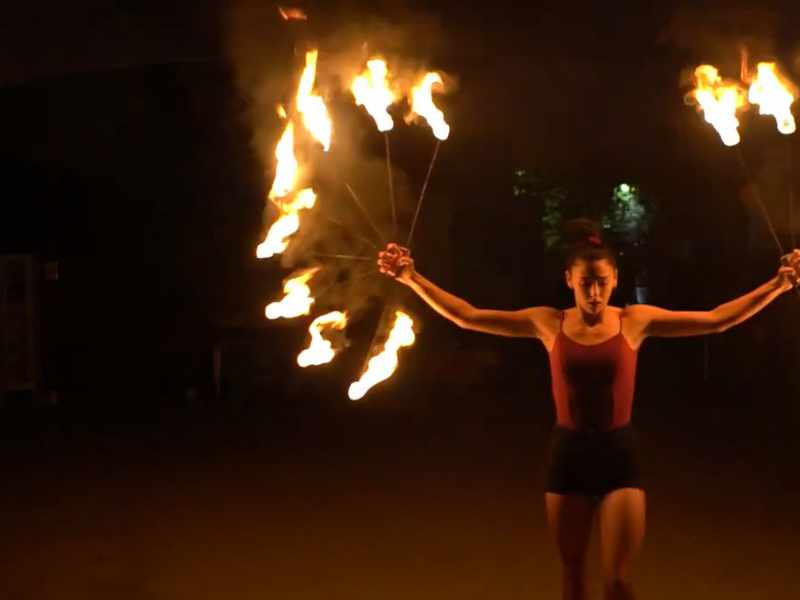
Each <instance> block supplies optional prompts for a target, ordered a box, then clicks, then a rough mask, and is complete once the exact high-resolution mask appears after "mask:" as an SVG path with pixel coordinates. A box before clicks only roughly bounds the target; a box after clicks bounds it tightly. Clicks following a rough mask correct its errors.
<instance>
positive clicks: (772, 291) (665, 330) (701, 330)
mask: <svg viewBox="0 0 800 600" xmlns="http://www.w3.org/2000/svg"><path fill="white" fill-rule="evenodd" d="M798 269H800V250H794V251H793V252H792V253H791V254H787V255H786V256H784V257H782V258H781V266H780V268H779V269H778V273H777V274H776V275H775V277H773V278H772V279H770V280H769V281H768V282H766V283H765V284H763V285H761V286H759V287H757V288H756V289H754V290H753V291H752V292H749V293H747V294H745V295H744V296H740V297H738V298H736V299H734V300H731V301H730V302H726V303H725V304H720V305H719V306H717V307H716V308H714V309H713V310H707V311H673V310H666V309H663V308H659V307H657V306H649V305H645V304H642V305H634V306H629V307H627V308H626V309H625V312H626V318H631V319H632V320H633V321H634V322H635V323H636V324H637V325H638V327H637V329H638V330H639V331H640V332H641V338H642V339H644V338H646V337H649V336H655V337H686V336H691V335H704V334H708V333H721V332H723V331H725V330H727V329H730V328H731V327H733V326H734V325H738V324H739V323H741V322H742V321H746V320H747V319H749V318H750V317H752V316H753V315H755V314H756V313H757V312H759V311H760V310H761V309H763V308H764V307H765V306H767V304H769V303H770V302H772V301H773V300H774V299H775V298H777V297H778V296H780V295H781V294H782V293H784V292H786V291H787V290H790V289H792V288H793V287H794V286H795V285H797V283H798Z"/></svg>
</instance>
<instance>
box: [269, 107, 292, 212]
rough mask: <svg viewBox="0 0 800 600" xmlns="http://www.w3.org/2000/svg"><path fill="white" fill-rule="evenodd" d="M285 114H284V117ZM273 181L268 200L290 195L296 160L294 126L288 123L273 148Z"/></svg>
mask: <svg viewBox="0 0 800 600" xmlns="http://www.w3.org/2000/svg"><path fill="white" fill-rule="evenodd" d="M285 114H286V113H285V112H284V115H285ZM275 158H277V159H278V164H277V166H276V168H275V179H274V180H273V182H272V189H271V190H270V192H269V197H270V198H282V197H284V196H287V195H289V194H290V193H291V191H292V190H293V189H294V186H295V184H296V182H297V159H296V158H295V156H294V126H293V125H292V124H291V123H289V124H288V125H286V129H285V130H284V132H283V135H282V136H281V139H280V140H279V141H278V145H277V146H276V147H275Z"/></svg>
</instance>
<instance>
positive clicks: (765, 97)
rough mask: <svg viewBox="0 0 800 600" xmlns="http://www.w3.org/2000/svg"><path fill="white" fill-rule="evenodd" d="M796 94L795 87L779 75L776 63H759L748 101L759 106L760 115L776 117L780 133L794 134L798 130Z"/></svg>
mask: <svg viewBox="0 0 800 600" xmlns="http://www.w3.org/2000/svg"><path fill="white" fill-rule="evenodd" d="M795 93H796V91H795V89H794V86H793V85H792V84H791V83H789V82H788V81H786V80H785V79H784V78H783V77H781V76H780V75H778V73H777V70H776V68H775V63H766V62H762V63H758V67H757V70H756V78H755V79H754V80H753V82H752V83H751V84H750V92H749V95H748V99H749V100H750V102H751V103H752V104H758V114H760V115H772V116H773V117H775V121H777V124H778V131H780V132H781V133H782V134H784V135H789V134H791V133H794V132H795V129H796V127H795V122H794V116H793V115H792V102H794V100H795Z"/></svg>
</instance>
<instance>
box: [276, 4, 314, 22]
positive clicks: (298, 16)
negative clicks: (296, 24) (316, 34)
mask: <svg viewBox="0 0 800 600" xmlns="http://www.w3.org/2000/svg"><path fill="white" fill-rule="evenodd" d="M278 12H279V13H280V15H281V17H282V18H283V20H284V21H294V20H299V21H305V20H307V19H308V16H307V15H306V13H304V12H303V11H302V10H300V9H299V8H283V7H282V6H279V7H278Z"/></svg>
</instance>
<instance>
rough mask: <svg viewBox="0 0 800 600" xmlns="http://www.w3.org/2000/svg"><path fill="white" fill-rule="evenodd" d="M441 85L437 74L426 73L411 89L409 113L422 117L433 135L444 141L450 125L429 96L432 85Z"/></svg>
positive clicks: (439, 76)
mask: <svg viewBox="0 0 800 600" xmlns="http://www.w3.org/2000/svg"><path fill="white" fill-rule="evenodd" d="M437 83H438V84H439V85H443V82H442V77H441V75H439V73H436V72H432V73H426V74H425V77H423V78H422V81H420V82H419V83H418V84H417V85H415V86H414V87H412V88H411V112H412V113H413V114H417V115H419V116H421V117H423V118H424V119H425V120H426V121H427V122H428V125H430V126H431V129H433V135H434V136H436V138H437V139H439V140H446V139H447V137H448V136H449V135H450V125H448V124H447V123H446V122H445V120H444V113H443V112H442V111H441V110H439V109H438V108H436V105H435V104H434V103H433V97H432V95H431V88H432V87H433V85H434V84H437Z"/></svg>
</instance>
